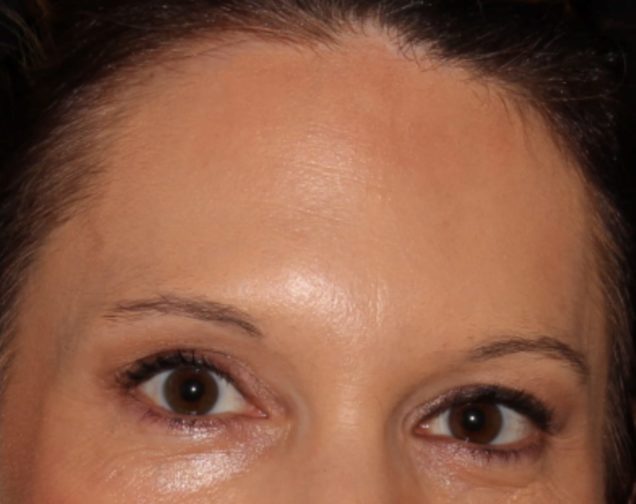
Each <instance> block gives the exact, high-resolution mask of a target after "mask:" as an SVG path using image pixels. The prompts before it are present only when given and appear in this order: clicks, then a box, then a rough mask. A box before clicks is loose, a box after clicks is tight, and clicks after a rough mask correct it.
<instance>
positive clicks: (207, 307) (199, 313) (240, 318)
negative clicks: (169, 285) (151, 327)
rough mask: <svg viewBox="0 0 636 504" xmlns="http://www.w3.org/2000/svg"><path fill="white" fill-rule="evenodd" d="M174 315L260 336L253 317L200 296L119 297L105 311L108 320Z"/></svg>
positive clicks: (234, 307)
mask: <svg viewBox="0 0 636 504" xmlns="http://www.w3.org/2000/svg"><path fill="white" fill-rule="evenodd" d="M153 314H154V315H157V314H158V315H176V316H179V317H187V318H191V319H195V320H201V321H203V322H215V323H220V324H228V325H231V326H235V327H238V328H239V329H241V330H242V331H243V332H244V333H246V334H248V335H249V336H253V337H257V338H262V337H263V333H262V332H261V330H260V329H259V328H258V327H257V325H256V323H255V322H254V320H253V319H252V318H251V317H250V316H249V315H248V314H247V313H245V312H244V311H242V310H240V309H239V308H237V307H236V306H232V305H229V304H224V303H218V302H216V301H210V300H208V299H205V298H201V297H194V298H193V297H182V296H177V295H172V294H168V295H160V296H157V297H153V298H147V299H139V300H133V301H121V302H119V303H117V304H115V306H114V307H113V308H111V309H110V310H108V311H107V312H106V314H105V315H104V317H105V318H107V319H109V320H118V319H129V318H137V317H140V316H141V317H143V316H147V315H153Z"/></svg>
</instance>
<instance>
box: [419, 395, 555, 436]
mask: <svg viewBox="0 0 636 504" xmlns="http://www.w3.org/2000/svg"><path fill="white" fill-rule="evenodd" d="M471 403H491V404H500V405H502V406H505V407H508V408H510V409H512V410H513V411H515V412H517V413H520V414H522V415H524V416H526V417H527V418H528V419H529V420H530V421H531V422H532V423H533V424H534V425H535V426H536V427H538V428H539V429H540V430H541V431H543V432H545V433H547V434H553V433H554V411H553V410H552V409H550V408H549V407H548V406H547V405H546V404H544V403H543V402H542V401H540V400H539V399H537V398H535V397H534V396H532V395H531V394H529V393H527V392H525V391H522V390H515V389H511V388H507V387H503V386H498V385H471V386H465V387H461V388H458V389H454V390H451V391H449V392H447V393H446V394H444V395H443V396H442V397H441V398H439V399H438V400H437V401H435V403H434V404H433V405H432V406H431V407H430V408H428V411H427V412H426V413H425V415H424V418H425V419H427V418H432V417H434V416H437V415H439V414H441V413H442V412H444V411H445V410H447V409H448V408H452V407H456V406H462V405H466V404H471Z"/></svg>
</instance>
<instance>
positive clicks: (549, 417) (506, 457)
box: [118, 350, 554, 463]
mask: <svg viewBox="0 0 636 504" xmlns="http://www.w3.org/2000/svg"><path fill="white" fill-rule="evenodd" d="M226 358H228V359H229V357H226ZM181 366H190V367H194V368H196V369H201V370H205V371H208V372H212V373H214V374H216V375H217V376H218V377H220V378H222V379H223V380H225V381H227V382H228V383H229V384H230V385H232V386H233V387H235V388H236V390H237V391H238V392H239V393H240V394H241V395H242V396H243V397H244V398H245V399H246V401H248V402H250V403H252V404H254V403H257V402H258V401H257V398H255V397H253V395H251V394H249V393H246V391H245V387H243V386H242V385H243V384H242V383H241V380H237V379H236V378H235V377H234V376H233V374H232V373H230V372H229V371H228V370H227V369H228V368H229V367H230V366H229V365H228V366H222V365H220V364H218V363H217V362H216V360H215V361H213V360H211V359H210V358H209V357H207V356H203V355H201V354H200V353H198V352H197V351H196V350H174V351H168V352H163V353H159V354H155V355H153V356H150V357H147V358H144V359H140V360H139V361H137V362H135V363H133V364H132V365H130V366H129V367H128V368H126V369H125V370H124V371H123V372H121V373H120V374H119V375H118V383H119V385H120V387H121V388H123V389H124V391H125V392H126V395H127V396H128V397H130V396H134V395H135V394H134V390H136V389H137V388H138V387H140V386H141V385H142V384H143V383H145V382H146V381H148V380H150V379H151V378H153V377H155V376H157V375H158V374H159V373H161V372H165V371H170V370H173V369H177V368H179V367H181ZM135 402H136V403H138V404H139V403H141V401H140V400H139V398H135ZM470 403H480V404H483V403H488V404H494V405H498V406H504V407H507V408H510V409H511V410H513V411H514V412H516V413H518V414H520V415H522V416H524V417H525V418H526V419H528V420H529V421H530V422H531V424H532V425H533V426H534V427H536V428H537V429H538V431H539V432H540V433H541V434H542V436H541V439H538V440H536V441H535V442H534V443H532V444H529V445H526V446H523V447H520V448H511V447H493V446H491V445H478V444H474V443H467V442H464V441H461V440H458V439H454V438H451V440H450V441H449V442H452V443H454V445H455V446H459V447H460V448H461V449H462V450H465V451H467V452H468V453H469V454H470V455H471V456H473V457H474V458H477V459H481V460H483V461H484V462H486V463H489V462H503V463H514V462H516V461H518V460H519V459H521V458H525V457H532V456H533V455H538V454H539V453H540V451H541V450H542V449H543V447H544V445H545V438H546V436H548V437H549V436H552V435H554V412H553V411H552V410H551V409H550V408H549V407H548V406H547V405H545V404H544V403H543V402H541V401H540V400H538V399H537V398H535V397H534V396H532V395H531V394H529V393H527V392H524V391H522V390H515V389H510V388H506V387H502V386H499V385H470V386H465V387H461V388H457V389H454V390H451V391H449V392H447V393H445V394H444V395H443V396H442V397H440V398H438V399H436V400H435V401H433V403H432V404H429V405H427V406H426V407H425V411H424V412H423V413H421V412H420V414H419V418H420V421H419V422H418V426H419V425H421V424H422V423H423V422H425V421H426V420H428V419H432V418H435V417H437V416H438V415H441V414H442V413H444V412H445V411H446V410H448V409H450V408H455V407H461V406H463V405H466V404H470ZM143 408H144V414H143V416H144V418H146V419H149V420H152V421H157V422H161V423H162V424H164V425H167V426H168V428H169V429H171V430H193V429H206V428H214V427H222V426H225V427H227V426H229V425H231V424H232V420H235V419H236V418H233V416H232V415H230V416H225V417H224V416H215V415H211V416H204V417H184V416H179V415H177V414H172V415H170V414H166V413H165V412H163V413H160V412H158V411H157V410H156V408H152V407H150V406H148V405H143ZM256 408H257V409H259V408H258V405H257V406H256ZM263 416H265V415H263Z"/></svg>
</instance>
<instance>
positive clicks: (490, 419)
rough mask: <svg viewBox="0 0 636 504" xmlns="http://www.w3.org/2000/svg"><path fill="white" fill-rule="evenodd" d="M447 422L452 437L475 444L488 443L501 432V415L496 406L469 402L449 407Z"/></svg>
mask: <svg viewBox="0 0 636 504" xmlns="http://www.w3.org/2000/svg"><path fill="white" fill-rule="evenodd" d="M448 424H449V428H450V432H451V434H452V435H453V437H455V438H457V439H461V440H463V441H467V442H469V443H475V444H490V443H492V442H493V441H494V440H495V439H497V436H499V434H500V432H501V428H502V426H503V415H502V414H501V411H500V409H499V407H498V406H496V405H494V404H489V403H474V404H473V403H469V404H464V405H460V406H456V407H453V408H451V409H450V411H449V416H448Z"/></svg>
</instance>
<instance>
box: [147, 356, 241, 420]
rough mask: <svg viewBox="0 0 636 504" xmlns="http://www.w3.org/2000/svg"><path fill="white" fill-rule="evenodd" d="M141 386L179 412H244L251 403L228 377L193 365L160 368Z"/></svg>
mask: <svg viewBox="0 0 636 504" xmlns="http://www.w3.org/2000/svg"><path fill="white" fill-rule="evenodd" d="M139 390H140V391H141V392H142V393H143V395H145V396H146V398H147V399H148V400H149V401H150V402H152V403H154V404H156V405H158V406H160V407H161V408H163V409H165V410H168V411H170V412H172V413H175V414H178V415H194V416H203V415H219V414H222V413H241V412H243V411H245V410H246V409H247V408H248V406H249V404H248V403H247V401H246V400H245V398H244V397H243V395H242V394H241V393H240V392H239V391H238V390H237V389H236V387H235V386H234V385H233V384H232V383H231V382H230V381H229V380H228V379H226V378H225V377H223V376H221V375H220V374H219V373H217V372H215V371H213V370H210V369H205V368H202V367H198V366H194V365H182V366H179V367H175V368H174V369H169V370H166V371H162V372H159V373H157V374H156V375H155V376H153V377H151V378H149V379H148V380H146V381H145V382H143V383H141V385H140V386H139Z"/></svg>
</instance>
